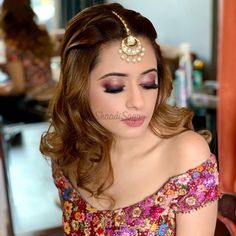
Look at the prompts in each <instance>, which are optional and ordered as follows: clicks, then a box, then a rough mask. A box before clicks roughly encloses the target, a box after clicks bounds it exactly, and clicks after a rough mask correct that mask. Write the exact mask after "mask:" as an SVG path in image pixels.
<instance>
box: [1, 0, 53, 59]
mask: <svg viewBox="0 0 236 236" xmlns="http://www.w3.org/2000/svg"><path fill="white" fill-rule="evenodd" d="M1 14H2V16H1V23H0V24H1V28H2V29H3V31H4V35H5V39H6V40H9V39H10V40H13V41H14V42H15V43H16V44H17V45H16V46H17V47H18V48H20V49H22V50H30V51H31V52H32V53H33V54H34V55H35V56H37V57H39V58H44V57H50V56H51V55H52V50H53V46H52V43H51V41H50V37H49V34H48V32H47V31H46V30H45V29H42V28H40V27H39V26H38V25H37V23H36V22H35V18H36V14H35V12H34V11H33V9H32V8H31V5H30V0H18V1H15V0H4V2H3V4H2V12H1Z"/></svg>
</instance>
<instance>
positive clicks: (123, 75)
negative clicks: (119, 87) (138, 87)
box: [98, 68, 157, 80]
mask: <svg viewBox="0 0 236 236" xmlns="http://www.w3.org/2000/svg"><path fill="white" fill-rule="evenodd" d="M153 71H154V72H156V73H157V69H156V68H151V69H148V70H145V71H144V72H142V73H141V75H145V74H148V73H150V72H153ZM109 76H119V77H128V74H126V73H119V72H111V73H107V74H105V75H103V76H101V77H99V78H98V80H101V79H104V78H106V77H109Z"/></svg>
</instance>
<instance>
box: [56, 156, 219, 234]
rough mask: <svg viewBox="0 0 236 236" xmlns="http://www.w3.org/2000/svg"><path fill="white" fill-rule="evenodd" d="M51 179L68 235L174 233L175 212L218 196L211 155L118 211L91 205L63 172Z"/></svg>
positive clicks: (202, 204) (191, 207)
mask: <svg viewBox="0 0 236 236" xmlns="http://www.w3.org/2000/svg"><path fill="white" fill-rule="evenodd" d="M54 173H55V172H54ZM54 180H55V184H56V186H57V188H58V189H59V194H60V197H61V198H62V200H63V226H64V233H65V235H71V236H82V235H87V236H95V235H103V236H105V235H106V236H115V235H117V236H138V235H142V236H144V235H145V236H146V235H148V236H156V235H159V236H174V235H175V231H176V220H175V218H176V214H177V213H185V212H190V211H192V210H196V209H198V208H200V207H203V206H204V205H206V204H207V203H209V202H212V201H215V200H216V199H218V196H219V188H218V171H217V162H216V158H215V156H214V155H211V156H210V157H209V158H208V159H207V160H206V161H205V162H203V163H202V164H200V165H199V166H197V167H195V168H193V169H190V170H188V171H187V172H185V173H183V174H180V175H177V176H174V177H171V178H170V179H169V180H168V181H167V182H166V183H165V184H164V185H163V186H162V187H161V188H160V189H159V190H158V191H157V192H156V193H154V194H152V195H151V196H148V197H146V198H145V199H143V200H141V201H140V202H138V203H136V204H133V205H130V206H128V207H124V208H120V209H117V210H97V209H95V208H94V207H92V206H91V205H90V204H89V203H87V202H86V201H85V200H84V199H83V198H82V197H81V196H80V194H79V193H78V191H77V190H76V189H74V188H73V187H72V184H71V183H70V181H69V180H68V179H67V178H66V177H65V176H64V175H63V173H62V171H59V174H54Z"/></svg>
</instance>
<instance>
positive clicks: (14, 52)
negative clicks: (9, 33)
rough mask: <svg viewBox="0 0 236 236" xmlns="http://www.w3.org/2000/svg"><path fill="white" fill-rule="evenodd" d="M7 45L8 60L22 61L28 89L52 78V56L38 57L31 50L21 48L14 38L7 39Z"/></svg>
mask: <svg viewBox="0 0 236 236" xmlns="http://www.w3.org/2000/svg"><path fill="white" fill-rule="evenodd" d="M5 45H6V58H7V62H10V61H15V60H19V61H21V63H22V65H23V67H24V72H25V77H26V86H27V88H28V89H31V88H35V87H37V86H38V85H43V84H45V83H47V82H48V81H51V80H52V75H51V69H50V58H45V59H40V58H37V57H35V55H34V54H33V53H32V52H31V51H29V50H21V49H19V48H18V47H17V43H16V42H15V41H14V40H10V39H9V40H7V41H6V42H5Z"/></svg>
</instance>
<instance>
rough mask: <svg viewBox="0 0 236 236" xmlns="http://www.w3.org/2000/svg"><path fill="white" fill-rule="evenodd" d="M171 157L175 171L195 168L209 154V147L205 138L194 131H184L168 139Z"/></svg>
mask: <svg viewBox="0 0 236 236" xmlns="http://www.w3.org/2000/svg"><path fill="white" fill-rule="evenodd" d="M169 145H170V146H171V148H172V158H173V159H174V160H173V161H174V162H175V164H176V166H177V172H180V173H182V172H185V171H187V170H189V169H192V168H195V167H196V166H198V165H200V164H201V163H203V162H204V161H206V160H207V159H208V158H209V157H210V155H211V152H210V148H209V145H208V143H207V142H206V140H205V138H204V137H203V136H201V135H200V134H198V133H197V132H194V131H191V130H189V131H185V132H182V133H180V134H178V135H176V136H175V137H173V138H171V139H170V142H169Z"/></svg>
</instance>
